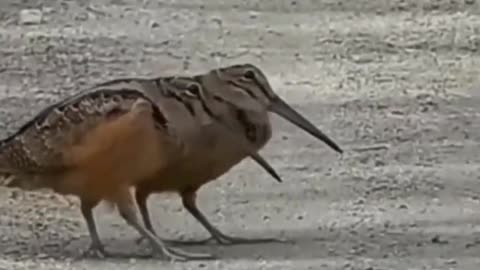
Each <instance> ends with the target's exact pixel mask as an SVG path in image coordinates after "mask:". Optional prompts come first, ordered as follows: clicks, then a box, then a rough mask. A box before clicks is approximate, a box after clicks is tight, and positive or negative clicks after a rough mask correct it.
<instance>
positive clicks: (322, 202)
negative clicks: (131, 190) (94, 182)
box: [0, 0, 480, 270]
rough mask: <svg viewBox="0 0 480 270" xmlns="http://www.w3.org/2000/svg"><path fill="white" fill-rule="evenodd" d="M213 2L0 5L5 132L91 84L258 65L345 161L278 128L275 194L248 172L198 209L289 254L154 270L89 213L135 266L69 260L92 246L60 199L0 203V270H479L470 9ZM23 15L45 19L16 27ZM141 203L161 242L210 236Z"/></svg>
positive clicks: (179, 215) (251, 248)
mask: <svg viewBox="0 0 480 270" xmlns="http://www.w3.org/2000/svg"><path fill="white" fill-rule="evenodd" d="M224 2H227V1H220V0H196V1H190V0H169V1H167V0H163V1H148V0H144V1H134V0H100V1H92V0H90V1H59V0H50V1H13V0H3V1H0V25H1V26H0V95H1V96H0V104H1V106H0V110H1V112H2V113H1V125H2V129H1V133H2V134H1V135H2V136H6V135H7V134H10V133H11V132H13V131H14V129H15V128H16V127H18V126H19V125H21V124H22V123H24V122H25V121H26V120H27V119H28V117H30V116H32V115H33V114H34V113H36V112H38V111H39V110H40V109H41V108H42V107H43V106H45V105H46V104H48V103H50V102H53V101H56V100H58V99H60V98H61V97H63V96H66V95H67V94H69V93H72V92H74V91H77V90H78V89H81V88H82V87H85V86H88V85H91V84H93V83H95V82H101V81H103V80H106V79H110V78H116V77H122V76H131V75H137V76H150V75H158V74H173V73H180V72H184V73H188V74H193V73H196V72H204V71H206V70H208V69H211V68H215V67H218V66H219V65H222V66H223V65H228V64H232V63H243V62H251V63H254V64H256V65H258V66H259V67H261V68H262V69H263V70H264V71H265V73H266V74H267V75H268V76H269V78H270V80H271V84H272V85H273V86H274V88H275V89H276V91H277V92H278V93H280V94H281V95H282V96H283V97H284V98H285V99H286V100H288V101H290V102H291V103H292V104H294V105H295V107H296V108H298V109H299V110H300V111H301V112H302V113H304V114H305V115H306V116H307V117H308V118H309V119H311V120H312V121H313V122H314V123H316V124H317V125H318V126H319V127H321V128H322V129H323V130H324V131H325V132H326V133H327V134H329V135H330V136H331V137H332V138H335V140H336V141H337V142H339V143H340V144H341V145H342V147H343V148H344V149H345V150H346V152H345V154H344V155H343V156H339V155H337V154H336V153H334V152H333V151H332V150H330V149H329V148H327V147H326V146H325V145H324V144H322V143H319V142H317V141H315V140H314V139H313V138H312V137H310V136H309V135H308V134H306V133H305V132H303V131H301V130H298V129H296V128H295V127H293V126H292V125H290V124H288V123H287V122H285V121H284V120H282V119H280V118H278V117H274V126H275V135H274V138H273V139H272V141H271V142H270V143H269V144H268V145H267V147H266V148H265V149H264V150H263V151H262V153H263V155H264V156H265V157H267V158H268V160H269V161H270V162H271V163H272V164H273V165H274V167H275V168H276V169H277V170H278V171H279V172H280V173H281V175H282V176H283V177H284V178H285V180H286V181H285V182H284V183H282V184H278V183H276V182H275V181H273V180H272V179H271V178H269V177H268V176H267V175H266V174H265V173H264V172H261V171H260V169H259V168H258V167H257V166H256V165H255V164H254V163H253V162H251V161H249V160H247V161H245V162H243V163H242V164H240V165H239V166H237V167H235V168H234V169H233V170H232V171H231V172H230V173H228V174H227V175H225V176H224V177H222V179H221V180H219V181H217V182H214V183H212V184H210V185H208V186H206V187H205V188H204V189H203V190H202V191H201V192H200V194H199V201H200V204H201V207H202V209H203V210H204V211H205V212H206V213H207V214H208V216H209V217H210V218H211V219H212V221H213V222H215V224H218V226H220V228H221V229H222V230H224V231H225V232H227V233H229V234H232V235H239V236H278V237H284V238H287V239H291V240H293V241H294V243H289V244H262V245H242V246H218V245H209V246H198V247H189V248H188V249H191V250H195V251H209V252H213V253H215V254H217V255H218V256H219V257H220V259H219V260H217V261H195V262H188V263H168V262H162V261H159V260H157V259H151V258H150V259H149V258H143V257H144V256H143V255H148V254H149V248H148V246H147V245H146V244H144V245H135V243H134V240H135V239H136V238H137V234H136V233H135V232H134V231H133V230H132V229H130V228H129V227H128V226H127V225H126V224H124V223H123V221H122V220H121V219H120V218H119V217H118V216H117V214H116V213H115V212H112V211H109V210H108V209H107V208H105V207H99V208H98V209H97V210H96V216H97V220H98V224H99V226H100V233H101V236H102V238H103V239H104V242H105V243H106V244H107V246H108V248H109V250H111V251H114V252H120V253H125V254H131V255H132V256H131V259H128V258H127V259H106V260H93V259H92V260H86V259H77V257H78V256H79V255H80V253H81V251H82V250H83V249H84V248H86V247H87V245H88V244H89V237H88V232H87V229H86V226H85V224H84V222H83V219H82V217H81V215H80V211H79V208H78V202H77V201H76V200H75V199H74V198H67V199H65V198H64V197H61V196H58V195H55V194H52V193H48V192H21V191H18V190H8V189H5V188H0V231H1V232H0V269H91V270H93V269H202V268H203V269H251V270H255V269H276V270H277V269H364V270H367V269H372V270H373V269H400V270H405V269H478V265H479V264H480V207H479V206H480V184H479V182H480V174H479V172H480V155H479V154H480V152H479V150H480V148H479V142H480V119H479V118H478V116H479V114H480V107H479V106H478V102H480V89H479V87H478V86H479V85H480V84H479V82H478V72H479V69H480V63H479V60H480V53H479V49H480V16H479V15H478V14H479V10H480V9H479V7H478V4H477V3H476V2H475V1H474V0H470V1H467V0H465V1H463V0H462V1H460V0H458V1H446V0H445V1H443V0H394V1H387V0H376V1H374V0H370V1H367V0H356V1H346V0H335V1H333V0H301V1H292V0H289V1H286V0H278V1H260V0H249V1H246V0H232V1H228V2H229V4H225V3H224ZM26 8H37V9H40V10H41V11H42V13H43V19H42V22H40V23H37V24H33V25H23V24H21V22H20V21H19V19H18V18H19V13H20V11H21V10H22V9H26ZM218 21H221V23H222V25H223V27H222V28H220V27H219V26H218V23H217V22H218ZM212 56H216V58H212ZM150 205H151V209H152V212H153V215H154V216H155V226H156V228H157V231H158V232H159V233H160V234H161V235H162V236H165V237H176V238H179V237H185V238H202V237H205V236H207V234H206V232H205V231H204V230H203V229H202V228H201V227H200V226H199V225H198V224H197V223H196V222H195V221H194V219H193V218H192V217H191V216H189V215H188V214H187V213H186V212H185V211H184V210H183V209H182V207H181V205H180V202H179V200H178V198H177V197H176V196H172V195H162V196H157V197H154V198H152V199H150Z"/></svg>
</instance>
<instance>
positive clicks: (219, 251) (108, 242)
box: [0, 217, 480, 260]
mask: <svg viewBox="0 0 480 270" xmlns="http://www.w3.org/2000/svg"><path fill="white" fill-rule="evenodd" d="M435 223H438V224H435ZM472 223H474V224H475V223H477V224H480V222H479V221H478V220H477V219H474V218H473V217H472V218H471V219H468V218H465V219H464V220H455V221H439V222H431V221H428V222H423V223H422V222H419V223H417V226H416V227H415V228H406V227H405V228H406V229H405V228H403V227H402V228H403V229H401V230H400V229H398V228H385V227H384V225H376V226H373V227H372V226H368V227H367V226H362V225H358V226H357V227H355V228H353V227H346V228H345V227H341V226H337V227H334V228H325V229H320V230H317V229H298V230H295V229H293V230H288V231H272V230H269V231H256V232H251V231H243V232H242V233H240V232H239V233H237V235H236V236H240V234H241V236H242V237H250V238H254V237H279V238H281V239H286V240H288V241H287V242H284V243H281V242H280V243H279V242H267V243H250V244H238V245H220V244H203V245H192V246H191V245H176V247H177V248H181V249H184V250H186V251H190V252H201V253H204V252H207V253H211V254H213V255H215V256H216V257H217V258H218V259H219V260H245V259H246V260H258V259H265V260H278V259H280V260H284V259H288V260H308V259H321V258H335V257H339V258H349V257H355V256H362V257H367V258H372V259H382V258H387V257H391V256H394V257H398V256H400V257H403V256H409V257H419V256H420V257H422V258H428V257H442V256H448V257H457V258H458V257H470V256H474V254H477V253H478V252H479V251H480V234H479V235H478V236H475V235H473V236H472V233H471V232H468V231H466V230H462V229H461V228H465V225H466V224H472ZM437 226H449V227H452V228H453V227H455V226H459V228H457V229H452V230H448V233H443V232H442V233H434V232H431V231H432V230H429V228H432V227H437ZM63 237H65V236H63ZM55 240H57V241H58V242H57V243H53V241H55ZM135 240H136V238H135V236H127V237H124V236H123V237H115V238H104V239H103V242H104V244H105V247H106V249H107V250H108V251H109V252H110V253H112V255H113V257H111V258H107V260H118V259H127V260H128V259H132V258H135V259H152V258H155V257H152V255H151V251H150V248H149V245H148V243H146V242H144V243H142V244H136V242H135ZM189 240H191V239H189ZM89 244H90V238H89V237H88V235H84V236H82V237H80V238H76V239H75V240H72V241H66V240H65V238H63V240H61V239H51V238H47V239H37V241H35V242H34V243H25V242H23V244H22V245H20V244H19V243H16V245H17V247H18V250H17V251H15V250H14V251H13V252H12V248H11V246H9V249H8V251H7V244H6V243H2V244H0V248H1V249H0V254H2V253H3V254H2V256H3V257H8V256H11V257H12V258H16V259H18V256H19V253H21V256H22V257H38V255H39V254H42V256H44V257H49V258H53V259H73V260H75V259H94V258H89V257H82V256H81V253H82V251H83V250H85V249H86V248H87V247H88V246H89ZM4 248H5V252H3V250H4ZM102 260H104V259H102Z"/></svg>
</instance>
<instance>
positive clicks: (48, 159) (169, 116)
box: [0, 79, 280, 260]
mask: <svg viewBox="0 0 480 270" xmlns="http://www.w3.org/2000/svg"><path fill="white" fill-rule="evenodd" d="M186 87H187V88H186V89H184V90H185V91H184V90H183V89H181V88H175V89H174V88H172V87H171V86H170V84H169V83H168V80H145V79H136V80H134V81H130V82H128V84H126V81H125V80H114V81H110V82H107V83H103V84H99V85H97V86H95V87H93V88H92V89H89V90H88V91H84V92H81V93H79V94H77V95H75V96H72V97H69V98H67V99H65V100H63V101H61V102H59V103H57V104H54V105H52V106H50V107H48V108H46V109H45V110H43V111H42V112H40V113H39V114H38V115H37V116H36V117H34V118H33V119H32V120H31V121H29V122H28V123H26V124H25V125H23V126H22V127H21V128H20V129H19V130H18V131H17V132H16V133H15V134H13V135H11V136H10V137H8V138H6V139H5V140H3V141H2V142H1V143H0V172H2V173H5V174H13V175H14V177H15V178H14V180H12V181H11V182H10V183H9V186H11V187H14V186H17V187H23V188H27V189H39V188H51V189H53V190H54V191H56V192H59V193H61V194H73V195H77V196H78V197H79V198H80V201H81V210H82V214H83V216H84V218H85V220H86V222H87V225H88V229H89V233H90V236H91V238H92V245H91V247H90V249H89V250H88V251H91V252H95V253H96V254H98V255H107V253H106V252H105V250H104V249H103V246H102V244H101V242H100V239H99V236H98V234H97V231H96V226H95V222H94V219H93V214H92V209H93V208H94V207H95V206H96V205H97V204H98V203H99V202H100V201H102V200H106V201H107V202H110V203H112V204H114V205H115V206H116V207H117V208H118V210H119V212H120V214H121V216H122V217H123V218H124V219H125V220H126V221H127V223H128V224H130V225H131V226H133V227H134V228H135V229H136V230H137V231H139V233H140V234H141V235H142V236H143V237H145V238H146V239H148V240H149V241H150V243H151V245H152V247H153V248H154V250H155V251H156V252H157V253H160V254H162V255H165V256H167V257H169V258H171V259H178V260H180V259H207V258H213V256H211V255H210V254H195V253H187V252H185V251H182V250H179V249H174V248H170V247H167V245H166V244H165V243H164V242H163V241H162V240H161V239H159V238H158V237H156V236H155V235H154V234H152V233H151V232H150V231H149V230H147V229H146V228H145V227H144V226H143V225H141V224H140V223H139V221H138V219H137V215H136V209H135V207H134V204H133V198H132V197H131V195H130V193H129V187H131V186H132V185H138V184H139V183H140V182H142V181H145V180H148V179H151V178H152V176H154V175H158V173H159V172H161V171H163V170H169V168H171V166H172V165H174V164H177V163H178V161H182V160H185V158H184V156H189V155H192V154H196V152H195V153H192V147H191V145H195V144H194V142H195V140H197V139H196V138H198V137H202V136H201V135H202V134H200V133H199V132H198V130H197V127H196V126H195V125H184V123H183V122H182V121H181V120H184V119H182V117H183V116H185V117H188V115H187V114H183V116H182V111H179V110H178V108H184V110H183V112H188V114H191V115H193V113H192V112H191V110H192V108H191V105H190V104H189V103H187V102H185V101H186V99H185V95H189V96H188V98H189V99H192V100H200V98H201V97H200V96H197V95H198V94H199V93H200V92H199V91H195V90H193V91H192V89H191V88H189V85H186ZM172 90H175V91H172ZM152 98H153V99H152ZM159 105H160V106H159ZM203 120H204V119H202V121H203ZM210 120H211V119H210ZM210 120H208V119H207V121H210ZM225 129H226V130H229V129H230V127H228V125H227V126H226V127H225ZM227 133H228V134H227V135H230V136H234V135H235V133H234V132H230V133H229V132H227ZM189 140H190V141H189ZM239 141H240V142H242V138H240V139H239ZM240 144H241V143H240ZM244 145H245V151H244V153H245V154H246V155H247V156H248V155H250V156H251V157H252V158H253V159H254V160H256V161H257V162H258V163H259V164H260V165H262V166H263V167H264V168H265V169H266V170H267V171H268V172H269V173H270V174H271V175H272V176H273V177H275V178H276V179H277V180H280V178H279V177H278V175H277V174H276V172H275V171H274V170H273V169H272V168H271V167H270V166H269V165H268V163H267V162H266V161H265V160H263V158H261V156H259V155H258V154H257V153H255V152H251V151H249V150H248V149H249V146H248V145H246V144H244ZM193 149H194V148H193Z"/></svg>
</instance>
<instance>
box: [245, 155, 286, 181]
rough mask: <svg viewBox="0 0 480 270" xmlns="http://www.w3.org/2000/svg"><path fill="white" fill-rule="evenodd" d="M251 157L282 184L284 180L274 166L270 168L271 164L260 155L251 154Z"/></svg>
mask: <svg viewBox="0 0 480 270" xmlns="http://www.w3.org/2000/svg"><path fill="white" fill-rule="evenodd" d="M250 157H251V158H252V159H253V160H255V162H257V164H258V165H260V166H261V167H262V168H263V169H264V170H265V171H267V172H268V174H270V175H271V176H272V177H273V178H275V180H277V181H278V182H280V183H281V182H282V178H280V176H279V175H278V174H277V172H276V171H275V169H273V168H272V166H270V164H269V163H268V162H267V161H266V160H265V159H264V158H263V157H262V156H260V155H259V154H258V153H252V154H250Z"/></svg>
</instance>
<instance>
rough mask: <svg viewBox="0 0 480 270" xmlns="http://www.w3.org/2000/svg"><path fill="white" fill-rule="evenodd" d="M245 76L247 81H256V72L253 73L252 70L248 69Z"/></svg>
mask: <svg viewBox="0 0 480 270" xmlns="http://www.w3.org/2000/svg"><path fill="white" fill-rule="evenodd" d="M243 76H244V77H245V78H247V79H252V80H253V79H255V72H253V70H251V69H247V70H246V71H245V73H244V74H243Z"/></svg>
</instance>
